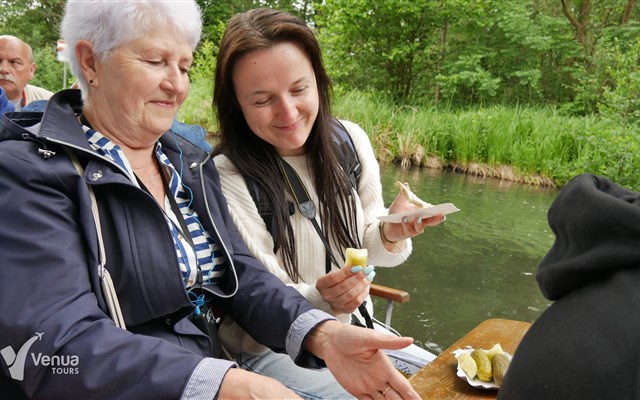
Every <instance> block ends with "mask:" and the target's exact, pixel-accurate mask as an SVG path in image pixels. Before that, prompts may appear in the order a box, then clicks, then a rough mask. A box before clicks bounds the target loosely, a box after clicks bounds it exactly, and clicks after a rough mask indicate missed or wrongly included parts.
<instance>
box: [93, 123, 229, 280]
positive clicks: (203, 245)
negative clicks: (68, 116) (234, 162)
mask: <svg viewBox="0 0 640 400" xmlns="http://www.w3.org/2000/svg"><path fill="white" fill-rule="evenodd" d="M83 129H84V131H85V134H86V135H87V139H88V140H89V144H90V145H91V148H92V149H93V150H94V151H96V152H97V153H99V154H101V155H103V156H105V157H107V158H109V159H110V160H112V161H114V162H115V163H116V164H118V165H119V166H120V167H122V168H123V169H124V170H125V171H127V174H128V176H129V179H131V182H133V184H134V185H136V186H137V187H139V188H140V187H141V186H140V184H139V183H138V179H137V178H136V176H135V174H134V172H133V168H132V167H131V164H130V163H129V160H127V157H126V156H125V154H124V152H123V151H122V149H121V148H120V146H118V145H117V144H115V143H113V142H112V141H111V140H109V139H108V138H107V137H105V136H104V135H102V134H101V133H100V132H98V131H96V130H95V129H92V128H90V127H88V126H84V125H83ZM154 153H155V156H156V158H157V160H158V163H159V165H160V167H161V168H162V169H164V171H163V172H167V173H168V174H169V175H170V176H171V179H170V180H169V182H168V186H169V188H168V189H169V190H168V191H167V193H166V196H169V195H172V196H173V197H174V198H175V202H176V204H177V205H178V209H179V210H180V214H181V216H182V218H183V219H184V222H185V225H186V226H187V229H188V230H189V235H190V236H191V239H192V242H193V246H191V243H190V242H189V240H188V239H187V238H186V237H185V235H183V232H182V229H181V227H180V222H179V220H178V218H179V216H176V215H175V213H174V212H173V209H172V207H171V202H170V201H169V199H168V197H166V196H165V204H164V210H165V219H166V222H167V225H168V226H169V230H170V231H171V236H172V237H173V243H174V245H175V248H176V257H177V260H178V264H179V265H180V272H181V273H182V280H183V282H184V285H185V287H186V288H187V289H188V288H190V287H191V286H193V285H194V284H196V282H197V273H198V270H200V271H201V273H202V278H203V283H217V282H218V280H219V279H220V277H221V276H222V275H223V273H224V269H225V268H224V267H225V257H224V255H223V252H222V248H221V247H220V245H219V244H218V243H216V242H215V240H214V239H213V238H212V237H211V235H209V233H208V232H207V231H206V230H205V229H204V227H203V226H202V224H201V223H200V220H199V218H198V215H197V214H196V212H195V210H194V209H193V208H192V207H191V201H192V200H191V197H192V196H191V195H192V193H191V189H190V188H189V187H188V186H186V185H184V184H183V183H182V177H181V175H180V174H179V173H178V171H176V169H175V168H174V167H173V165H171V162H170V161H169V159H168V158H167V156H166V155H165V154H164V153H163V151H162V145H161V144H160V142H158V143H156V147H155V150H154Z"/></svg>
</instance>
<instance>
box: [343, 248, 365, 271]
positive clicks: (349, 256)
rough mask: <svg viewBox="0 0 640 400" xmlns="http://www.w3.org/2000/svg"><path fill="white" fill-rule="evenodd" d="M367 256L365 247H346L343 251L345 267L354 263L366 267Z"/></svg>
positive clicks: (352, 265)
mask: <svg viewBox="0 0 640 400" xmlns="http://www.w3.org/2000/svg"><path fill="white" fill-rule="evenodd" d="M368 256H369V253H368V252H367V249H354V248H353V247H348V248H347V250H346V251H345V253H344V259H345V263H346V266H347V267H354V266H356V265H361V266H363V267H366V266H367V258H368Z"/></svg>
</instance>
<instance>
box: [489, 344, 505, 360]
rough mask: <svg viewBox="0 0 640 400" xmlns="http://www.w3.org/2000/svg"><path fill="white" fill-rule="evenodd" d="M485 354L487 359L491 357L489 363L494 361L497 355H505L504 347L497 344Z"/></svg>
mask: <svg viewBox="0 0 640 400" xmlns="http://www.w3.org/2000/svg"><path fill="white" fill-rule="evenodd" d="M485 353H487V357H489V361H491V359H493V356H495V355H496V354H500V353H504V350H502V346H501V345H500V343H496V344H494V345H493V347H491V348H490V349H489V350H485Z"/></svg>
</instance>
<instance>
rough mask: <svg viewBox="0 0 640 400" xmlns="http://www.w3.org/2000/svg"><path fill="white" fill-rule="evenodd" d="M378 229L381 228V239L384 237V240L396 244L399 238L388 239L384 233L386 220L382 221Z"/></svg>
mask: <svg viewBox="0 0 640 400" xmlns="http://www.w3.org/2000/svg"><path fill="white" fill-rule="evenodd" d="M378 229H379V230H380V239H382V241H383V242H386V243H389V244H395V243H398V241H397V240H395V241H394V240H389V239H387V237H386V236H385V235H384V221H383V222H381V223H380V225H378Z"/></svg>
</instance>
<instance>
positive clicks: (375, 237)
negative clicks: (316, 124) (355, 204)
mask: <svg viewBox="0 0 640 400" xmlns="http://www.w3.org/2000/svg"><path fill="white" fill-rule="evenodd" d="M340 122H342V124H343V125H344V126H345V127H346V128H347V131H348V132H349V135H350V136H351V138H352V139H353V144H354V146H355V148H356V151H357V153H358V158H359V159H360V164H361V167H362V168H361V170H362V173H361V175H360V180H359V183H358V196H359V197H360V203H361V205H362V211H363V218H364V238H363V246H364V247H365V248H366V249H367V250H368V252H369V263H370V264H372V265H375V266H376V267H395V266H397V265H399V264H401V263H403V262H404V261H406V260H407V258H409V256H410V255H411V251H412V244H411V239H405V240H402V241H400V242H398V244H396V246H395V248H394V249H393V251H391V252H389V251H387V249H386V248H385V247H384V244H383V243H382V238H380V231H379V229H378V228H379V226H380V220H379V219H378V217H379V216H381V215H387V214H389V210H388V208H386V207H385V205H384V200H383V197H382V182H381V179H380V166H379V164H378V160H377V159H376V157H375V153H374V152H373V147H372V145H371V141H370V140H369V137H368V136H367V134H366V132H365V131H364V130H363V129H362V128H361V127H360V126H358V125H357V124H355V123H353V122H350V121H340Z"/></svg>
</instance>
